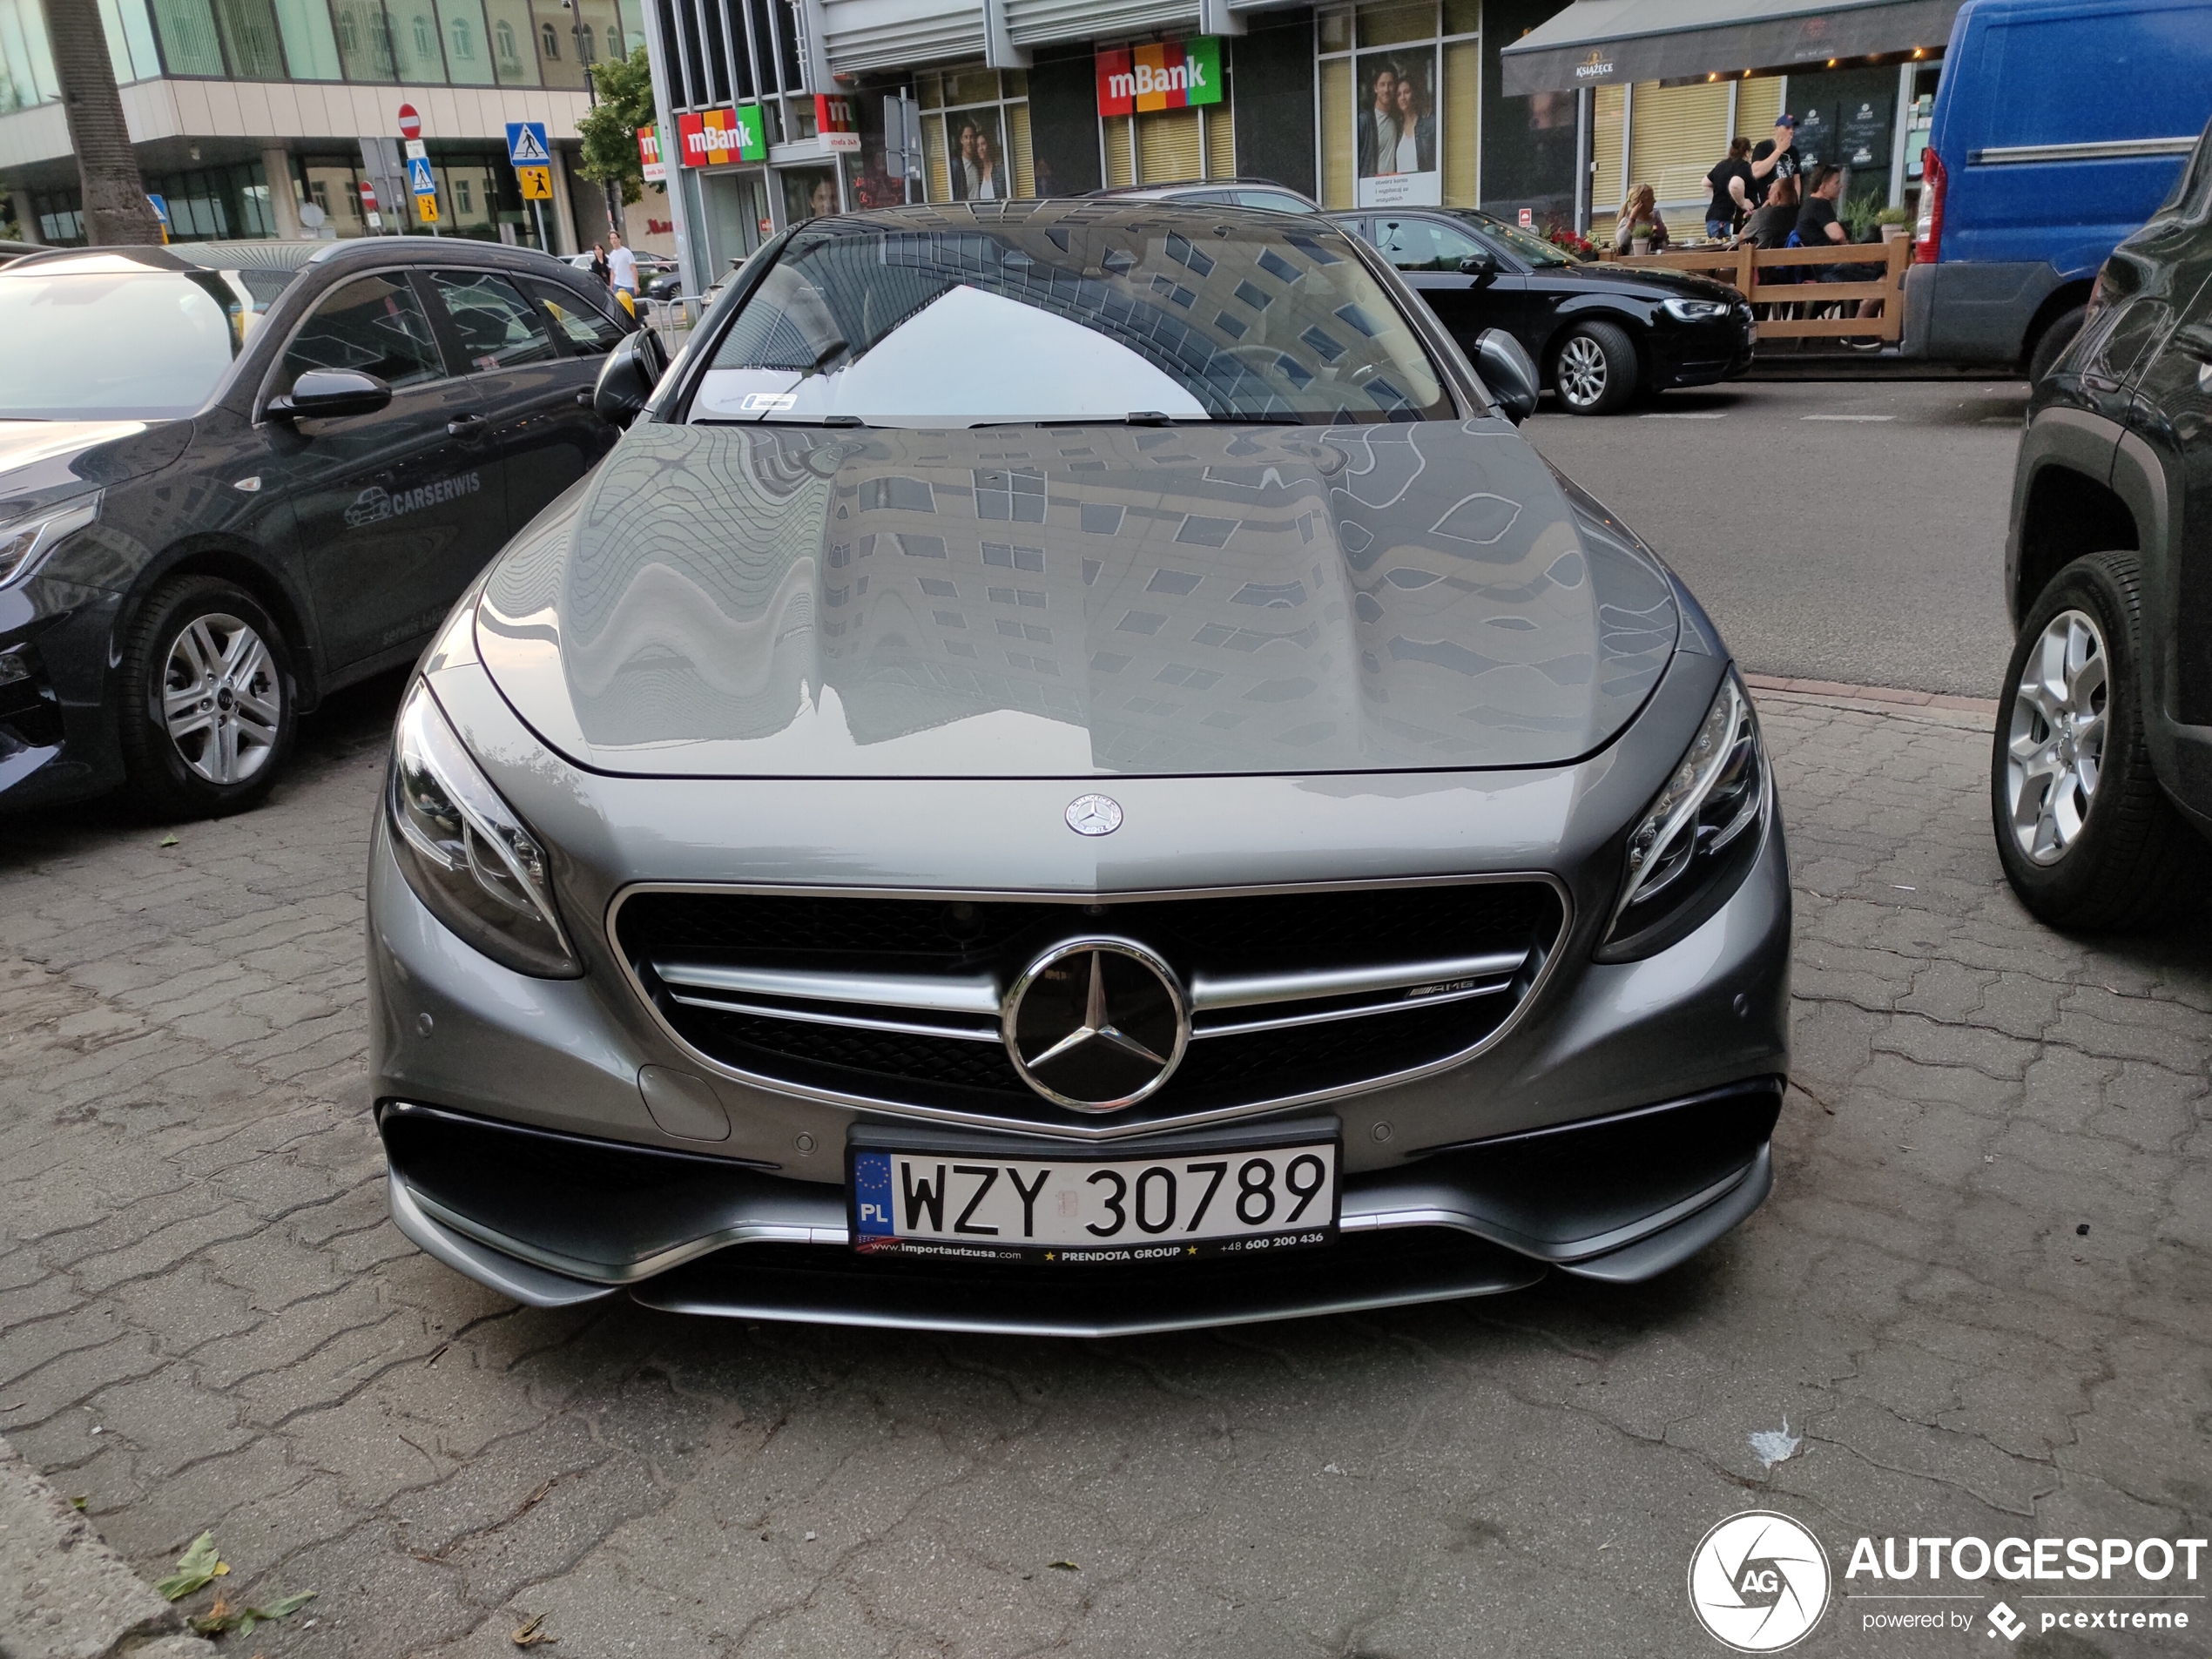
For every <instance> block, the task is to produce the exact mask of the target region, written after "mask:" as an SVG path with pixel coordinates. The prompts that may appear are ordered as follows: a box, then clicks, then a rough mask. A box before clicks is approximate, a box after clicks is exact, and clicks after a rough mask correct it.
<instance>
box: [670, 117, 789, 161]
mask: <svg viewBox="0 0 2212 1659" xmlns="http://www.w3.org/2000/svg"><path fill="white" fill-rule="evenodd" d="M676 141H677V145H678V148H679V149H680V150H681V152H682V155H681V160H682V161H683V163H684V165H685V166H687V167H719V166H726V165H729V164H730V163H732V162H735V161H765V160H766V159H767V158H768V145H767V141H766V139H765V138H763V136H762V133H761V125H760V106H759V105H758V104H740V105H738V106H737V107H736V108H735V109H732V108H730V107H728V106H727V105H725V106H724V107H723V108H721V109H718V110H702V111H698V113H697V114H694V115H679V116H678V117H677V118H676Z"/></svg>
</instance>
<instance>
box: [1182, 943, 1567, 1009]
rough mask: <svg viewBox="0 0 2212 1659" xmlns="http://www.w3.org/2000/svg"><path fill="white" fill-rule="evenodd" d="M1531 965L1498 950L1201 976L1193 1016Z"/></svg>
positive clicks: (1193, 985) (1196, 979) (1522, 955)
mask: <svg viewBox="0 0 2212 1659" xmlns="http://www.w3.org/2000/svg"><path fill="white" fill-rule="evenodd" d="M1527 961H1528V953H1527V951H1526V950H1494V951H1487V952H1485V953H1484V954H1481V955H1480V956H1455V957H1452V958H1449V959H1447V960H1446V961H1433V962H1392V963H1384V964H1380V965H1378V966H1374V967H1362V968H1318V969H1311V970H1308V971H1306V972H1305V973H1296V974H1239V975H1235V976H1216V975H1211V974H1196V975H1194V976H1193V977H1192V979H1191V981H1190V1008H1191V1011H1192V1012H1193V1013H1197V1014H1204V1013H1208V1012H1210V1011H1211V1010H1212V1009H1215V1008H1258V1007H1264V1006H1265V1005H1267V1004H1270V1003H1275V1002H1306V1001H1319V1000H1321V999H1322V998H1324V997H1331V996H1360V995H1366V994H1368V993H1371V992H1380V991H1414V990H1419V989H1420V988H1421V987H1423V986H1425V985H1448V984H1450V983H1452V981H1454V980H1469V979H1494V978H1497V977H1500V976H1501V975H1502V976H1505V977H1507V978H1510V977H1511V976H1512V975H1513V974H1518V973H1519V972H1520V971H1521V969H1522V968H1524V967H1526V966H1527Z"/></svg>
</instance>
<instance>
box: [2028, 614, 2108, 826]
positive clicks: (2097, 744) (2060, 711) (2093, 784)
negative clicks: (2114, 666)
mask: <svg viewBox="0 0 2212 1659" xmlns="http://www.w3.org/2000/svg"><path fill="white" fill-rule="evenodd" d="M2110 691H2111V685H2110V679H2109V676H2108V674H2107V653H2106V651H2105V640H2104V635H2103V634H2102V633H2101V631H2099V629H2098V627H2097V624H2096V622H2095V619H2094V618H2093V617H2090V616H2089V615H2088V614H2087V612H2086V611H2080V610H2061V611H2060V613H2059V614H2058V615H2057V616H2055V617H2052V618H2051V620H2050V624H2049V625H2048V626H2047V627H2046V628H2045V629H2044V630H2043V635H2042V637H2041V638H2040V639H2038V640H2037V641H2036V642H2035V647H2034V649H2033V651H2029V652H2028V654H2027V663H2026V664H2025V665H2024V666H2023V667H2022V669H2021V671H2020V684H2019V685H2017V686H2015V687H2014V688H2013V718H2012V725H2011V728H2010V730H2009V732H2007V734H2006V745H2005V748H2006V766H2005V788H2006V806H2008V807H2009V808H2010V809H2011V815H2012V826H2013V839H2014V840H2016V841H2017V842H2018V843H2019V845H2020V852H2021V853H2023V854H2024V855H2025V856H2026V857H2027V858H2028V859H2029V860H2032V861H2033V862H2034V863H2037V864H2056V863H2057V862H2058V861H2059V860H2060V859H2062V858H2064V857H2065V856H2066V855H2067V852H2068V851H2069V850H2070V849H2071V848H2072V847H2073V846H2074V843H2075V841H2077V840H2080V835H2081V830H2082V826H2083V825H2084V824H2086V823H2087V821H2088V817H2089V808H2090V806H2091V805H2092V804H2093V803H2094V801H2095V799H2096V795H2097V784H2098V780H2099V778H2100V776H2101V773H2102V772H2103V768H2104V752H2105V711H2106V709H2107V706H2108V703H2109V698H2110Z"/></svg>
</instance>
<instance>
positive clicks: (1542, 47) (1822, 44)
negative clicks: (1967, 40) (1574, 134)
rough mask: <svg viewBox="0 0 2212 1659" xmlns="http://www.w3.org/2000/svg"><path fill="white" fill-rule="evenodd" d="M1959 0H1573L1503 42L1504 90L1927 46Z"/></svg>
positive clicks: (1783, 64) (1940, 37) (1782, 65)
mask: <svg viewBox="0 0 2212 1659" xmlns="http://www.w3.org/2000/svg"><path fill="white" fill-rule="evenodd" d="M1960 3H1961V0H1860V3H1857V4H1853V3H1851V0H1844V3H1841V4H1837V3H1834V0H1826V3H1809V0H1575V3H1574V4H1573V5H1571V6H1569V7H1568V8H1567V10H1564V11H1562V12H1561V13H1560V14H1559V16H1557V17H1554V18H1553V19H1552V20H1551V21H1550V22H1549V23H1547V24H1542V25H1541V27H1539V28H1536V29H1533V30H1530V31H1529V32H1528V33H1527V34H1525V35H1523V36H1522V37H1521V38H1520V39H1519V40H1516V41H1514V43H1513V44H1510V45H1508V46H1507V47H1505V48H1504V50H1503V51H1501V53H1500V57H1501V61H1502V63H1503V64H1504V68H1505V90H1506V91H1507V94H1509V95H1512V96H1519V95H1521V94H1524V93H1528V92H1568V91H1574V90H1575V88H1576V87H1579V86H1604V85H1608V84H1618V83H1620V82H1622V81H1659V80H1679V79H1686V78H1689V77H1690V76H1693V75H1711V74H1722V75H1730V74H1741V73H1742V72H1743V71H1745V70H1747V69H1758V70H1787V69H1791V68H1793V67H1801V66H1803V65H1804V64H1825V63H1826V62H1827V61H1828V60H1829V59H1830V58H1831V57H1871V56H1874V55H1876V54H1878V53H1883V52H1901V51H1912V49H1913V48H1914V47H1916V46H1920V47H1926V48H1929V49H1931V50H1932V49H1933V48H1936V47H1939V46H1941V45H1942V44H1944V43H1945V42H1946V41H1947V40H1949V39H1950V38H1951V20H1952V17H1955V16H1956V15H1957V14H1958V10H1959V5H1960Z"/></svg>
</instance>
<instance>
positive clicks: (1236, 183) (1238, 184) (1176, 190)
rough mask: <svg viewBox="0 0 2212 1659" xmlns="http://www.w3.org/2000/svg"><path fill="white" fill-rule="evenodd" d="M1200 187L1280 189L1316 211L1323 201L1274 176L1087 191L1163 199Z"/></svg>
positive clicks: (1097, 194)
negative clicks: (1309, 203)
mask: <svg viewBox="0 0 2212 1659" xmlns="http://www.w3.org/2000/svg"><path fill="white" fill-rule="evenodd" d="M1198 190H1273V191H1279V192H1282V193H1283V194H1284V195H1285V196H1295V197H1297V198H1298V200H1300V201H1302V202H1312V204H1313V207H1314V210H1315V211H1316V212H1318V211H1319V210H1320V206H1321V204H1320V203H1318V202H1316V201H1314V200H1313V198H1312V197H1311V196H1309V195H1307V194H1306V193H1305V192H1304V191H1302V190H1295V189H1293V188H1291V186H1290V185H1285V184H1278V183H1277V182H1276V181H1275V180H1274V179H1177V180H1176V181H1175V182H1173V183H1171V184H1164V185H1112V186H1110V187H1109V188H1107V189H1105V190H1094V191H1090V192H1087V197H1086V199H1090V200H1096V199H1099V198H1102V197H1103V198H1109V199H1110V198H1113V197H1116V196H1118V197H1123V198H1126V199H1145V200H1152V201H1159V200H1163V199H1172V198H1173V197H1175V196H1178V195H1182V194H1184V193H1186V192H1191V191H1198Z"/></svg>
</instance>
